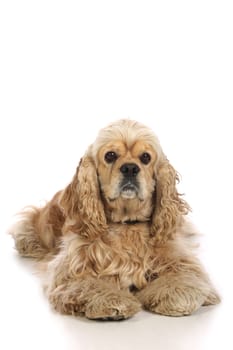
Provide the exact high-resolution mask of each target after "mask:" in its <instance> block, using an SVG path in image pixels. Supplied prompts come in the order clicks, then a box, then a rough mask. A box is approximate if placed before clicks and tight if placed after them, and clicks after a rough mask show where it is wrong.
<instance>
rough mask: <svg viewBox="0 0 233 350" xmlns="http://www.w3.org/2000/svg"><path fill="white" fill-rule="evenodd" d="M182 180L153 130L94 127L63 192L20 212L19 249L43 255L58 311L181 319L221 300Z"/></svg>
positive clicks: (133, 125)
mask: <svg viewBox="0 0 233 350" xmlns="http://www.w3.org/2000/svg"><path fill="white" fill-rule="evenodd" d="M178 180H179V179H178V175H177V172H176V171H175V169H174V168H173V167H172V165H171V164H170V163H169V161H168V159H167V158H166V156H165V155H164V153H163V150H162V148H161V146H160V143H159V141H158V138H157V137H156V136H155V134H154V133H153V132H152V131H151V130H150V129H149V128H147V127H145V126H144V125H142V124H139V123H138V122H135V121H132V120H119V121H117V122H115V123H113V124H111V125H109V126H107V127H106V128H104V129H102V130H101V131H100V132H99V134H98V136H97V139H96V140H95V142H94V143H93V144H92V145H91V146H90V147H89V148H88V149H87V152H86V153H85V155H84V156H83V158H82V159H81V161H80V164H79V166H78V168H77V171H76V173H75V175H74V177H73V180H72V181H71V183H70V184H69V185H68V186H67V187H66V188H65V189H64V190H62V191H60V192H58V193H56V194H55V196H54V197H53V198H52V200H51V201H50V202H48V203H47V204H46V205H45V206H44V207H42V208H35V207H31V208H30V209H28V210H26V211H24V212H23V213H22V214H21V219H20V220H19V222H18V223H17V224H16V225H15V226H14V227H13V228H12V229H11V234H12V236H13V238H14V240H15V246H16V248H17V250H18V252H19V253H20V255H22V256H26V257H32V258H36V259H37V260H38V263H41V261H43V264H44V266H45V267H44V270H45V277H44V284H45V291H46V295H47V296H48V299H49V301H50V303H51V304H52V306H53V307H54V308H55V309H56V310H57V311H59V312H61V313H63V314H72V315H83V316H86V317H87V318H90V319H113V320H118V319H125V318H128V317H131V316H133V315H134V314H135V313H136V312H138V311H139V310H140V309H141V308H144V309H146V310H149V311H151V312H154V313H159V314H162V315H169V316H182V315H189V314H191V313H193V312H194V311H196V310H197V309H198V308H200V307H201V306H202V305H204V306H205V305H213V304H217V303H218V302H219V297H218V295H217V293H216V291H215V289H214V287H213V286H212V284H211V282H210V280H209V278H208V275H207V274H206V272H205V270H204V269H203V267H202V265H201V263H200V262H199V260H198V259H197V257H196V256H195V254H194V248H193V243H192V241H193V239H192V238H193V236H194V235H195V232H193V229H192V227H191V225H190V224H189V223H188V221H187V218H186V215H187V214H188V212H189V210H190V208H189V206H188V204H187V203H186V201H185V200H184V199H182V198H181V195H180V194H179V193H178V192H177V189H176V183H177V181H178Z"/></svg>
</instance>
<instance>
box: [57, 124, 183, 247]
mask: <svg viewBox="0 0 233 350" xmlns="http://www.w3.org/2000/svg"><path fill="white" fill-rule="evenodd" d="M177 180H178V175H177V173H176V171H175V169H174V168H173V167H172V165H171V164H170V163H169V161H168V160H167V158H166V156H165V155H164V153H163V151H162V148H161V146H160V143H159V141H158V139H157V137H156V136H155V134H154V133H153V132H152V131H151V130H150V129H149V128H147V127H145V126H144V125H142V124H140V123H137V122H135V121H132V120H125V119H123V120H119V121H117V122H115V123H113V124H110V125H109V126H107V127H106V128H104V129H102V130H101V131H100V132H99V134H98V136H97V138H96V140H95V142H94V143H93V144H92V145H91V146H90V147H89V148H88V150H87V152H86V154H85V155H84V157H83V158H82V161H81V162H80V165H79V167H78V168H77V171H76V174H75V176H74V178H73V180H72V182H71V183H70V184H69V185H68V186H67V188H66V189H65V190H64V191H62V193H61V196H60V200H59V203H60V206H61V207H62V211H63V213H64V214H65V215H66V216H67V217H68V218H69V220H68V221H67V222H71V223H72V226H71V228H70V230H71V231H72V232H77V233H79V234H82V235H85V236H88V237H92V236H93V237H96V236H97V235H99V234H104V232H106V231H107V227H108V224H109V223H111V222H114V223H127V222H129V221H131V222H135V221H137V222H145V221H147V222H149V224H150V232H151V234H152V235H155V234H156V237H157V239H159V240H161V241H165V240H166V239H167V238H168V237H170V236H171V235H172V234H173V232H175V228H176V226H177V225H178V224H179V220H180V218H181V217H182V215H185V214H187V212H188V210H189V207H188V205H187V203H186V202H185V201H184V200H182V199H181V197H180V195H179V193H178V192H177V190H176V182H177Z"/></svg>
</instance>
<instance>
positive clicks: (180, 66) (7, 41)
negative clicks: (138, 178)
mask: <svg viewBox="0 0 233 350" xmlns="http://www.w3.org/2000/svg"><path fill="white" fill-rule="evenodd" d="M232 6H233V5H232V1H225V0H221V1H214V0H212V1H206V0H201V1H199V0H195V1H187V0H184V1H179V0H178V1H174V0H172V1H165V0H164V1H155V0H154V1H146V0H143V1H136V0H134V1H127V0H124V1H121V0H118V1H111V0H108V1H101V0H98V1H97V0H96V1H88V0H85V1H68V0H67V1H59V0H57V1H51V0H45V1H44V0H40V1H33V0H28V1H26V0H21V1H12V0H7V1H5V0H2V1H1V3H0V50H1V53H0V154H1V157H0V164H1V168H0V179H1V181H0V190H1V191H0V210H1V233H0V240H1V242H0V276H1V279H0V306H1V307H0V320H1V331H0V333H1V336H0V348H1V349H6V350H8V349H10V350H11V349H24V350H28V349H34V350H36V349H45V350H47V349H66V350H72V349H76V350H77V349H82V350H86V349H87V350H89V349H90V350H92V349H93V350H96V349H97V350H98V349H101V350H105V349H112V350H114V349H117V350H118V349H121V350H123V349H127V350H128V349H134V350H136V349H141V348H144V349H158V350H159V349H177V350H182V349H187V348H189V349H190V350H193V349H198V350H199V349H200V350H201V349H232V347H233V344H232V311H233V302H232V294H233V283H232V266H233V264H232V244H233V239H232V235H233V232H232V223H231V221H232V198H233V190H232V183H233V181H232V178H233V171H232V149H233V141H232V129H233V128H232V126H231V120H232V116H233V113H232V112H233V105H232V97H233V20H232V18H233V11H232ZM124 117H130V118H132V119H137V120H138V121H141V122H144V123H145V124H147V125H149V126H151V127H152V128H153V130H154V131H155V132H156V133H157V135H158V136H159V138H160V140H161V144H162V146H163V148H164V151H165V153H166V154H167V156H168V158H169V159H170V161H171V163H172V164H173V165H174V166H175V168H177V170H178V171H179V172H180V173H181V175H182V184H181V186H180V189H181V191H183V192H184V193H185V194H186V199H187V200H188V202H189V203H190V205H191V206H192V208H193V214H192V217H193V220H194V222H195V223H196V224H197V227H198V228H199V230H200V231H201V232H203V233H204V237H203V239H202V244H201V256H202V260H203V262H204V264H205V266H206V267H207V269H208V270H209V272H210V275H211V276H212V279H213V280H214V282H215V285H216V286H217V288H218V290H219V291H220V293H221V295H222V299H223V300H222V303H221V304H220V305H219V306H217V307H213V308H203V309H201V310H200V311H199V312H197V313H196V314H194V315H193V316H190V317H182V318H168V317H162V316H158V315H152V314H149V313H146V312H141V313H139V314H138V315H136V316H135V317H134V318H132V319H130V320H128V321H125V322H118V323H117V322H113V323H110V322H107V323H102V322H93V321H88V320H85V319H80V318H74V317H69V316H68V317H66V316H61V315H59V314H56V313H55V312H53V311H52V310H51V309H50V307H49V305H48V302H47V300H46V299H45V297H44V296H43V293H42V290H41V285H40V281H39V280H38V279H37V277H36V276H35V275H34V274H33V272H32V271H33V268H32V266H31V262H30V261H25V260H23V259H20V258H19V257H18V256H17V254H16V252H15V251H14V249H13V242H12V240H11V238H10V237H8V236H7V235H6V229H7V227H8V226H10V224H11V222H12V220H13V218H12V215H13V214H14V213H15V212H17V211H18V210H20V209H21V208H22V207H23V206H25V205H27V204H35V203H37V202H38V201H40V200H43V199H49V198H50V197H51V196H52V195H53V194H54V193H55V192H56V191H57V190H59V189H61V188H63V187H64V186H65V185H66V184H67V183H68V182H69V181H70V179H71V178H72V176H73V174H74V170H75V167H76V165H77V163H78V161H79V159H80V157H81V156H82V155H83V152H84V151H85V149H86V148H87V146H88V145H89V144H90V143H91V142H93V140H94V138H95V136H96V133H97V132H98V130H99V129H100V128H101V127H103V126H105V125H106V124H107V123H109V122H111V121H114V120H115V119H118V118H124Z"/></svg>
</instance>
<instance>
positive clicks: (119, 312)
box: [47, 277, 141, 320]
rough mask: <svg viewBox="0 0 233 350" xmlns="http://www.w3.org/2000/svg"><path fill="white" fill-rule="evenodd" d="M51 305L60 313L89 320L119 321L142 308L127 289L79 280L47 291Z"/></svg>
mask: <svg viewBox="0 0 233 350" xmlns="http://www.w3.org/2000/svg"><path fill="white" fill-rule="evenodd" d="M47 295H48V298H49V301H50V303H51V304H52V306H53V307H54V308H55V309H56V310H57V311H59V312H60V313H63V314H71V315H80V316H86V317H87V318H90V319H103V320H111V319H112V320H120V319H126V318H129V317H131V316H133V315H134V314H135V313H136V312H138V311H139V310H140V308H141V305H140V303H139V301H138V300H137V298H135V297H134V296H133V295H132V294H131V293H130V292H129V291H128V290H124V291H123V290H119V289H118V288H117V285H114V284H111V283H107V282H105V281H103V280H100V279H94V278H88V277H86V279H78V280H73V281H69V282H68V283H64V284H62V285H60V286H58V287H56V288H54V289H50V290H49V291H47Z"/></svg>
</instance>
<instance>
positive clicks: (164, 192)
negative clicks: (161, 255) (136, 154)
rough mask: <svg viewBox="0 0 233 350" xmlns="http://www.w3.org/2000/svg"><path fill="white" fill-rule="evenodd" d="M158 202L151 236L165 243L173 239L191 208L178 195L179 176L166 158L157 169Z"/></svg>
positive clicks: (153, 217)
mask: <svg viewBox="0 0 233 350" xmlns="http://www.w3.org/2000/svg"><path fill="white" fill-rule="evenodd" d="M155 177H156V200H155V202H156V203H155V209H154V213H153V216H152V224H151V234H152V235H153V236H155V239H156V241H158V242H161V243H164V242H166V241H167V240H168V239H171V238H172V237H173V235H174V233H175V232H176V230H177V228H178V226H179V225H180V224H181V221H182V219H183V218H182V217H183V215H186V214H187V213H188V212H189V210H190V207H189V205H188V204H187V203H186V201H185V200H183V199H182V198H181V195H180V194H179V193H178V191H177V188H176V184H177V183H178V182H179V176H178V173H177V172H176V170H175V169H174V168H173V166H172V165H171V164H170V163H169V161H168V160H167V158H166V157H165V156H164V157H163V159H161V161H160V163H159V164H158V165H157V168H156V169H155Z"/></svg>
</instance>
